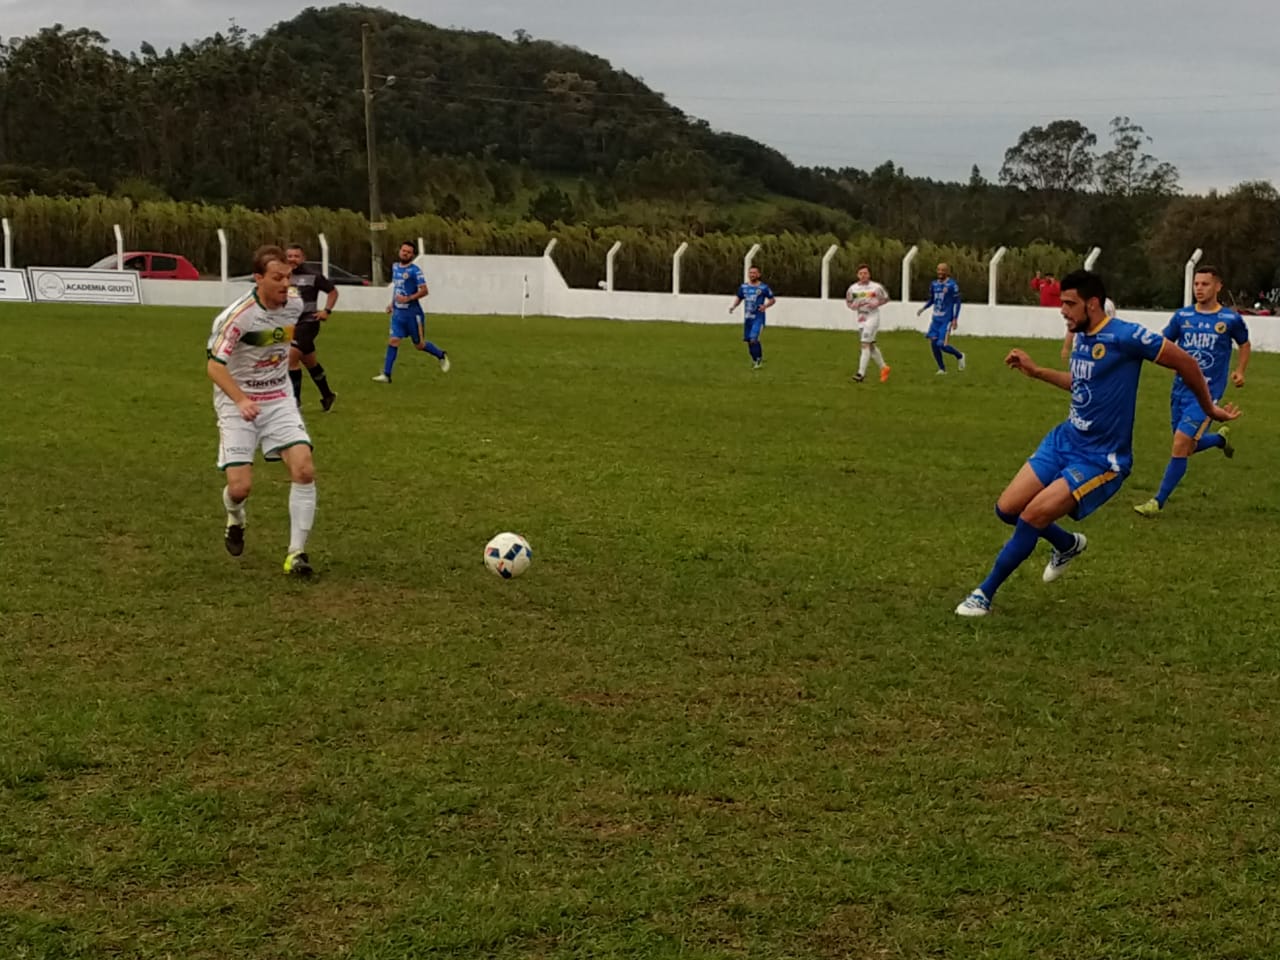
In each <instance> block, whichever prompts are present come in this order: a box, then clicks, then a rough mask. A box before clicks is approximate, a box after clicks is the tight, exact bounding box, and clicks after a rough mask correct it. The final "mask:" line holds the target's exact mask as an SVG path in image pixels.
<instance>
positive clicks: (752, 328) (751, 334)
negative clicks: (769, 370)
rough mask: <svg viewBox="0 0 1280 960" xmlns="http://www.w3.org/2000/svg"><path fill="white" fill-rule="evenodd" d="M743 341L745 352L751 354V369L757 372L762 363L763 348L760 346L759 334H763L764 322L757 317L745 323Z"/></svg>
mask: <svg viewBox="0 0 1280 960" xmlns="http://www.w3.org/2000/svg"><path fill="white" fill-rule="evenodd" d="M745 327H746V329H745V331H744V336H743V339H744V340H746V341H747V352H748V353H750V354H751V366H752V369H755V370H759V369H760V365H761V364H763V363H764V348H763V347H761V346H760V334H761V333H763V332H764V321H763V320H761V319H760V318H758V317H755V318H752V319H751V320H748V321H746V323H745Z"/></svg>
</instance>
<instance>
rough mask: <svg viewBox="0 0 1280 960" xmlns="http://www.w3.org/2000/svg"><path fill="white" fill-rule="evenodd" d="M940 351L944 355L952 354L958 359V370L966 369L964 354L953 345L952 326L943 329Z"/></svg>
mask: <svg viewBox="0 0 1280 960" xmlns="http://www.w3.org/2000/svg"><path fill="white" fill-rule="evenodd" d="M939 349H940V350H941V351H942V352H943V353H947V354H950V355H951V356H953V357H955V358H956V369H957V370H963V369H964V354H963V353H961V352H960V351H959V350H957V349H956V348H955V347H953V346H952V345H951V326H950V324H948V325H947V326H945V327H944V328H943V334H942V343H941V345H940V346H939Z"/></svg>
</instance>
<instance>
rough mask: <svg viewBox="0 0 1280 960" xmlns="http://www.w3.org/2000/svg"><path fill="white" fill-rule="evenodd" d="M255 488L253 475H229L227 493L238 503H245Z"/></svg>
mask: <svg viewBox="0 0 1280 960" xmlns="http://www.w3.org/2000/svg"><path fill="white" fill-rule="evenodd" d="M252 490H253V479H252V478H251V477H233V476H231V475H230V474H228V476H227V494H228V495H229V496H230V497H231V499H232V500H234V501H235V502H236V503H243V502H244V501H245V500H248V499H249V494H250V493H251V492H252Z"/></svg>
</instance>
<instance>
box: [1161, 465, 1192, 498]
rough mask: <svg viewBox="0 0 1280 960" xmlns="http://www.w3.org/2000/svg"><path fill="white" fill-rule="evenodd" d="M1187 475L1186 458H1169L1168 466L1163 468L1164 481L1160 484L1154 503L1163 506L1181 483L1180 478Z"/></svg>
mask: <svg viewBox="0 0 1280 960" xmlns="http://www.w3.org/2000/svg"><path fill="white" fill-rule="evenodd" d="M1186 475H1187V458H1186V457H1170V458H1169V466H1167V467H1165V468H1164V480H1162V481H1161V483H1160V490H1159V492H1158V493H1157V494H1156V502H1157V503H1159V504H1160V506H1162V507H1163V506H1164V505H1165V502H1166V501H1167V500H1168V499H1169V495H1170V494H1171V493H1173V488H1174V487H1176V486H1177V485H1178V484H1179V483H1181V482H1182V478H1183V477H1185V476H1186Z"/></svg>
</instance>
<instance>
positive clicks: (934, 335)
mask: <svg viewBox="0 0 1280 960" xmlns="http://www.w3.org/2000/svg"><path fill="white" fill-rule="evenodd" d="M925 336H926V337H927V338H928V340H929V349H930V350H931V351H933V362H934V363H936V364H937V365H938V373H939V374H943V373H946V372H947V364H946V361H944V360H943V359H942V346H941V340H942V334H941V333H940V332H939V331H938V328H937V325H936V324H935V325H934V326H932V327H930V328H929V332H928V333H927V334H926V335H925Z"/></svg>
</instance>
